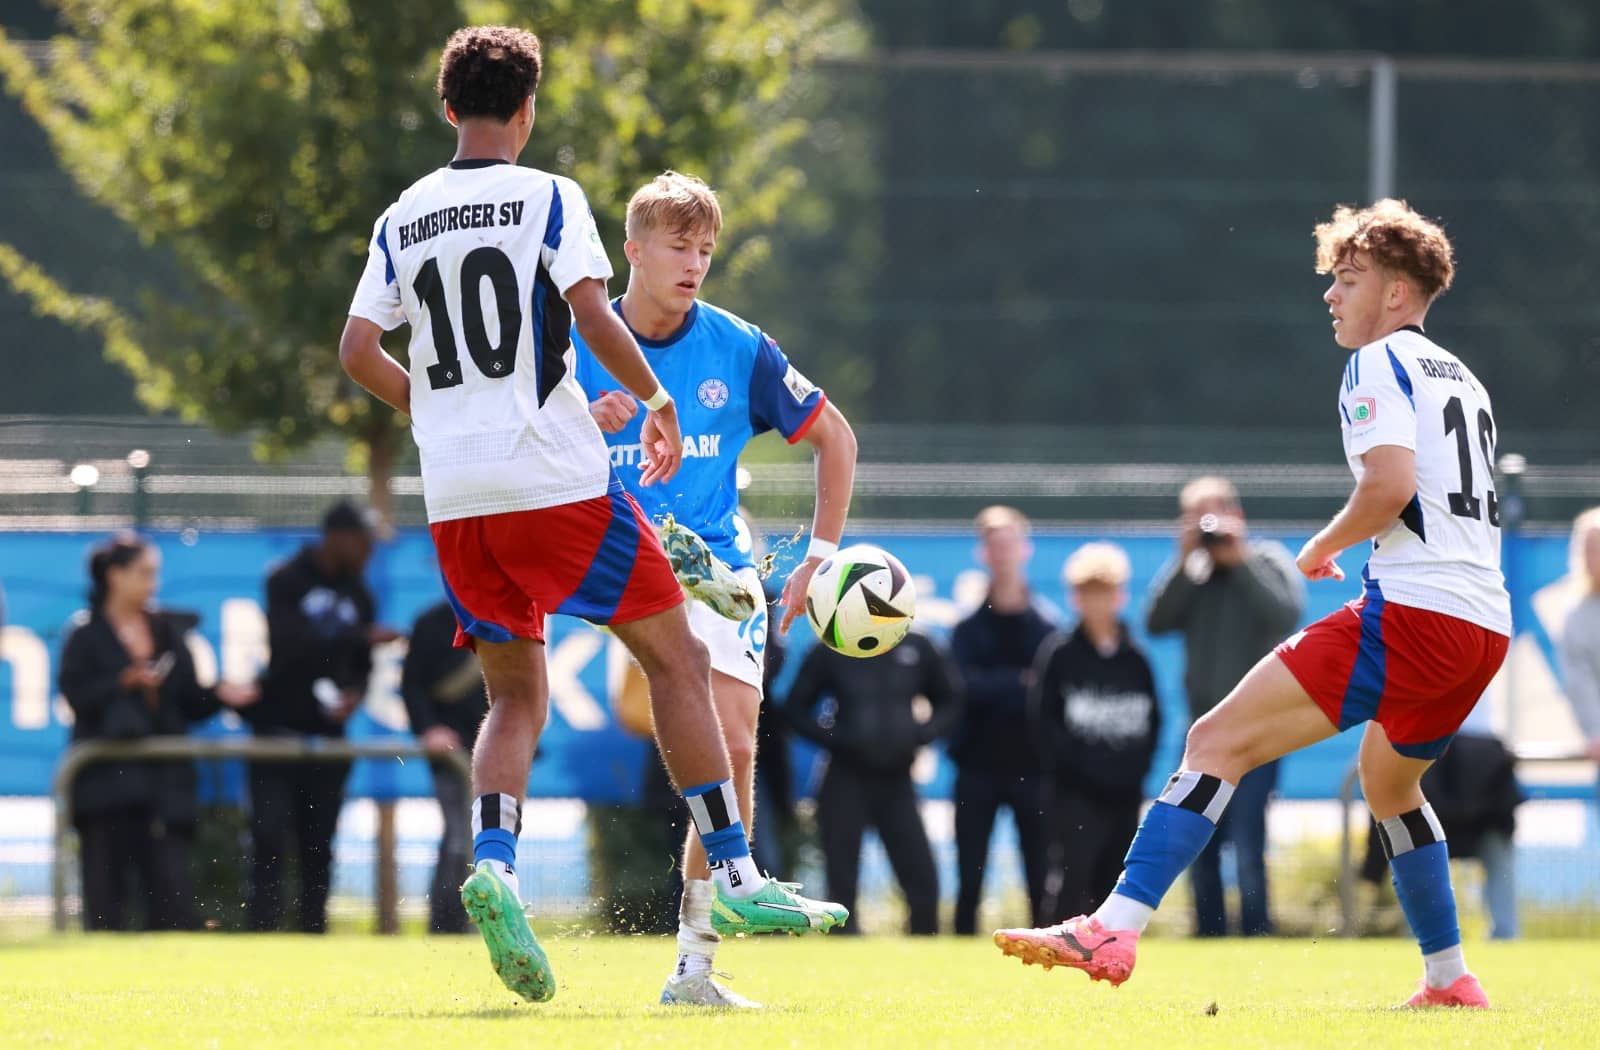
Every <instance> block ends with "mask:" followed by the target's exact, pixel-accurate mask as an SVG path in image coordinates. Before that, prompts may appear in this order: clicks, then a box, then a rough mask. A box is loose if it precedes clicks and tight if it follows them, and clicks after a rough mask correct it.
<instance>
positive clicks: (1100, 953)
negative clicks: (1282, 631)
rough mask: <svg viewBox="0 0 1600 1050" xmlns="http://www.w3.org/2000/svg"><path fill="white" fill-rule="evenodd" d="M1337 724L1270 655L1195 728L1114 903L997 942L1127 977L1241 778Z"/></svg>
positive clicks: (1023, 955)
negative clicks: (1144, 937) (1153, 922)
mask: <svg viewBox="0 0 1600 1050" xmlns="http://www.w3.org/2000/svg"><path fill="white" fill-rule="evenodd" d="M1333 732H1334V728H1333V725H1332V724H1331V723H1330V722H1329V721H1328V719H1327V717H1326V716H1325V715H1324V714H1323V713H1322V711H1321V709H1320V708H1318V707H1317V706H1316V705H1315V704H1314V703H1312V701H1311V698H1310V697H1309V696H1308V695H1307V694H1306V692H1305V690H1304V689H1303V688H1301V686H1300V683H1299V682H1298V681H1296V680H1295V678H1294V676H1293V675H1292V674H1290V673H1289V670H1288V668H1286V667H1285V666H1284V665H1283V663H1282V661H1280V660H1279V659H1278V658H1277V657H1276V656H1275V655H1269V656H1267V657H1265V658H1264V659H1262V660H1261V662H1260V663H1258V664H1256V666H1255V667H1254V668H1252V669H1251V671H1250V673H1249V674H1247V675H1245V677H1244V680H1243V681H1241V682H1240V683H1239V684H1238V686H1236V687H1235V688H1234V690H1233V692H1231V693H1229V694H1228V697H1227V699H1225V700H1223V702H1222V703H1221V704H1219V705H1217V706H1216V707H1215V708H1213V709H1212V710H1211V711H1210V712H1209V713H1208V714H1207V715H1206V716H1205V717H1204V718H1202V719H1201V720H1200V721H1198V722H1196V723H1195V724H1194V726H1193V727H1192V728H1191V729H1190V730H1189V740H1188V746H1187V748H1186V749H1185V751H1184V757H1183V765H1182V767H1181V768H1180V769H1179V770H1178V772H1176V773H1174V774H1173V775H1172V778H1171V779H1170V780H1168V781H1167V786H1166V788H1165V789H1164V790H1163V791H1162V792H1161V797H1160V798H1158V799H1156V801H1155V804H1154V805H1152V806H1151V807H1150V810H1149V812H1147V813H1146V814H1145V816H1144V820H1142V821H1141V822H1140V823H1139V831H1138V833H1137V834H1136V835H1134V837H1133V843H1132V844H1131V845H1130V846H1129V847H1128V855H1127V858H1126V859H1125V860H1124V862H1123V871H1122V877H1121V878H1119V879H1118V880H1117V885H1116V889H1114V890H1113V891H1112V893H1111V895H1110V896H1109V897H1107V898H1106V900H1105V903H1103V904H1101V905H1100V907H1099V908H1097V909H1095V912H1094V914H1093V915H1079V916H1076V917H1075V918H1071V919H1067V920H1066V921H1065V922H1061V923H1058V924H1057V925H1055V926H1048V927H1045V928H1043V929H1037V930H1030V929H1013V930H996V931H995V934H994V942H995V944H996V945H997V946H998V947H999V948H1000V950H1001V951H1003V952H1005V954H1007V955H1012V956H1016V957H1017V958H1019V959H1021V960H1022V961H1023V963H1025V964H1030V965H1032V964H1038V965H1041V966H1044V967H1046V968H1050V967H1054V966H1066V967H1071V968H1072V969H1076V970H1082V971H1084V972H1085V973H1087V974H1088V975H1089V976H1090V977H1091V978H1093V979H1094V980H1096V981H1102V980H1103V981H1110V982H1111V983H1112V984H1113V985H1119V984H1121V983H1122V982H1123V981H1126V980H1127V979H1128V978H1129V976H1131V975H1132V973H1133V967H1134V962H1135V960H1136V956H1137V953H1138V948H1139V936H1140V935H1141V934H1142V933H1143V932H1144V929H1145V926H1146V925H1148V924H1149V922H1150V917H1151V916H1152V915H1154V914H1155V910H1156V908H1157V907H1159V906H1160V904H1161V898H1162V897H1164V896H1166V893H1167V890H1168V889H1170V888H1171V887H1172V884H1173V883H1174V882H1176V881H1177V879H1178V876H1179V875H1181V874H1183V871H1184V869H1185V868H1187V867H1188V866H1189V865H1190V864H1192V863H1194V860H1195V858H1196V857H1198V856H1199V855H1200V851H1201V850H1203V849H1205V846H1206V843H1207V842H1209V841H1211V836H1212V834H1213V833H1214V832H1215V831H1216V829H1217V821H1218V820H1219V819H1220V818H1221V817H1222V812H1223V810H1224V809H1226V808H1227V805H1228V801H1229V799H1231V798H1232V797H1233V789H1234V786H1235V785H1236V784H1238V782H1239V778H1240V777H1242V776H1243V775H1244V774H1245V773H1247V772H1249V771H1250V770H1251V769H1254V768H1255V767H1256V766H1258V765H1260V764H1262V763H1263V762H1268V761H1271V760H1272V759H1274V758H1278V757H1279V756H1281V755H1283V754H1285V753H1287V752H1289V751H1292V750H1295V749H1297V748H1301V747H1305V746H1307V745H1308V744H1312V743H1315V742H1316V741H1318V740H1322V739H1325V738H1326V737H1329V736H1332V735H1333Z"/></svg>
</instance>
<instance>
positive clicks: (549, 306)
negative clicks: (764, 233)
mask: <svg viewBox="0 0 1600 1050" xmlns="http://www.w3.org/2000/svg"><path fill="white" fill-rule="evenodd" d="M610 276H611V263H610V261H609V260H608V259H607V258H606V253H605V248H604V246H603V245H601V243H600V234H599V232H598V231H597V230H596V229H595V224H594V216H593V215H592V214H591V213H590V211H589V203H588V200H587V199H586V198H585V197H584V194H583V190H581V189H580V188H579V187H578V184H577V183H575V182H573V181H572V180H571V179H568V178H563V177H561V176H559V175H550V174H547V173H546V172H542V171H538V170H536V169H534V168H524V167H519V166H517V165H514V164H507V163H505V162H503V161H484V160H468V161H457V162H455V163H453V164H451V165H450V166H449V167H445V168H440V169H439V170H437V171H435V172H433V173H431V174H429V175H425V176H423V177H422V178H421V179H419V180H418V181H417V182H415V183H413V184H412V185H411V187H410V188H409V189H408V190H406V191H405V192H404V193H402V194H401V195H400V199H399V200H397V201H395V202H394V204H392V205H390V207H389V209H388V210H387V211H385V212H384V213H383V215H382V216H380V217H379V218H378V221H377V223H376V224H375V225H374V226H373V229H372V244H371V247H370V248H369V250H368V253H367V267H366V270H365V271H364V272H363V273H362V275H361V283H360V285H359V286H358V287H357V288H356V294H355V300H354V302H352V303H351V304H350V313H351V314H352V315H353V316H356V317H364V318H366V319H368V320H370V321H372V322H373V323H375V324H378V325H381V326H382V327H383V328H384V329H385V330H389V329H393V328H396V327H398V326H399V325H400V324H401V323H402V322H409V323H410V324H411V345H410V370H411V432H412V434H413V435H414V437H415V438H416V442H417V449H418V451H419V452H420V453H421V458H422V492H423V498H424V500H425V502H426V503H427V508H428V520H429V521H430V522H434V521H449V520H451V519H453V518H468V517H478V516H482V515H488V514H505V513H509V512H512V511H519V510H534V509H537V508H540V507H550V506H555V505H557V504H563V503H575V502H577V501H579V500H585V499H592V498H594V497H596V496H602V495H604V494H605V493H606V492H607V491H608V489H609V488H610V486H611V485H612V475H611V460H610V456H609V454H608V452H607V450H606V443H605V439H604V437H603V436H602V435H601V433H600V428H599V427H598V426H596V425H595V422H594V420H593V419H592V418H591V417H590V415H589V406H588V403H587V401H586V400H585V398H584V396H583V391H582V390H581V389H579V387H578V384H577V381H576V380H575V379H574V378H573V360H572V336H571V328H572V313H571V311H570V309H569V308H568V306H567V303H566V300H565V299H564V298H563V296H564V294H565V293H566V291H567V290H568V289H570V288H571V287H572V286H573V285H575V284H577V283H578V282H579V281H581V280H583V279H584V278H586V277H597V278H600V279H601V280H604V279H606V278H609V277H610Z"/></svg>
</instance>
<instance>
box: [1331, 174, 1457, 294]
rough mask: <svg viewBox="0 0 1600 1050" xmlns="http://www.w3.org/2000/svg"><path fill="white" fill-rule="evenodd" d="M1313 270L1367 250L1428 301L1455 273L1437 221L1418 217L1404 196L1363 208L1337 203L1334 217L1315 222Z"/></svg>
mask: <svg viewBox="0 0 1600 1050" xmlns="http://www.w3.org/2000/svg"><path fill="white" fill-rule="evenodd" d="M1312 236H1314V237H1315V238H1316V239H1317V272H1318V273H1332V272H1333V268H1334V267H1335V266H1338V265H1339V263H1340V262H1342V261H1344V260H1346V259H1348V258H1349V257H1350V256H1352V255H1354V254H1356V253H1357V252H1366V253H1368V254H1369V255H1371V256H1372V259H1373V261H1374V262H1375V263H1377V264H1378V265H1379V266H1380V267H1382V268H1383V269H1384V270H1386V271H1388V272H1389V273H1399V274H1404V275H1405V276H1406V277H1407V278H1409V279H1410V281H1411V283H1412V284H1413V285H1415V286H1416V289H1417V291H1419V292H1421V293H1422V298H1423V301H1424V302H1430V303H1431V302H1433V300H1434V299H1436V298H1438V297H1439V295H1440V294H1442V293H1443V292H1444V291H1445V290H1446V289H1448V288H1449V287H1450V282H1451V281H1453V280H1455V276H1456V253H1455V249H1454V248H1452V247H1451V246H1450V238H1448V237H1446V236H1445V234H1444V230H1443V228H1441V227H1440V226H1439V224H1438V223H1436V222H1432V221H1431V220H1428V219H1425V218H1423V217H1422V216H1421V215H1418V214H1417V213H1416V212H1415V211H1413V210H1412V208H1411V205H1409V204H1407V203H1406V202H1405V201H1400V200H1395V199H1394V198H1392V197H1385V198H1384V199H1383V200H1381V201H1378V202H1377V203H1375V204H1372V205H1370V206H1368V207H1365V208H1359V209H1358V208H1352V207H1351V206H1350V205H1348V204H1341V205H1339V206H1338V207H1337V208H1335V209H1334V210H1333V218H1332V219H1330V220H1328V221H1327V222H1324V223H1318V224H1317V228H1316V229H1315V230H1313V231H1312Z"/></svg>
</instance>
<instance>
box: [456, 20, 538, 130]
mask: <svg viewBox="0 0 1600 1050" xmlns="http://www.w3.org/2000/svg"><path fill="white" fill-rule="evenodd" d="M542 68H543V59H542V57H541V56H540V53H539V38H538V37H536V36H534V35H533V34H532V33H530V32H528V31H527V30H526V29H514V28H512V27H511V26H467V27H466V28H465V29H458V30H456V31H455V32H454V33H452V34H450V39H449V40H447V41H445V45H444V53H443V54H441V55H440V56H439V81H438V83H437V85H435V87H436V90H437V91H438V92H439V97H440V98H441V99H443V100H444V101H445V102H446V103H448V104H449V106H450V108H451V109H452V110H454V111H455V114H456V116H458V117H463V118H465V117H493V118H494V119H496V120H498V121H500V122H502V123H504V122H505V121H508V120H510V119H511V118H512V117H513V116H515V115H516V112H517V109H518V108H519V107H520V106H521V105H522V103H523V100H524V99H526V98H527V97H528V96H529V95H531V94H533V93H534V92H535V91H537V90H538V89H539V73H540V70H541V69H542Z"/></svg>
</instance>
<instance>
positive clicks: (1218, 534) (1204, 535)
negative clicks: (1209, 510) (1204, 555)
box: [1198, 514, 1228, 547]
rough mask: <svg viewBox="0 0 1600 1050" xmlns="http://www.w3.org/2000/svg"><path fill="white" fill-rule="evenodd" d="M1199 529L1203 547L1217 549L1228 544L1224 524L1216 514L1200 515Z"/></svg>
mask: <svg viewBox="0 0 1600 1050" xmlns="http://www.w3.org/2000/svg"><path fill="white" fill-rule="evenodd" d="M1198 528H1199V529H1200V545H1201V546H1202V547H1215V546H1217V545H1218V544H1221V543H1227V542H1228V536H1227V534H1226V533H1224V532H1223V531H1222V522H1221V520H1220V519H1218V517H1217V516H1216V515H1215V514H1202V515H1200V521H1199V522H1198Z"/></svg>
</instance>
